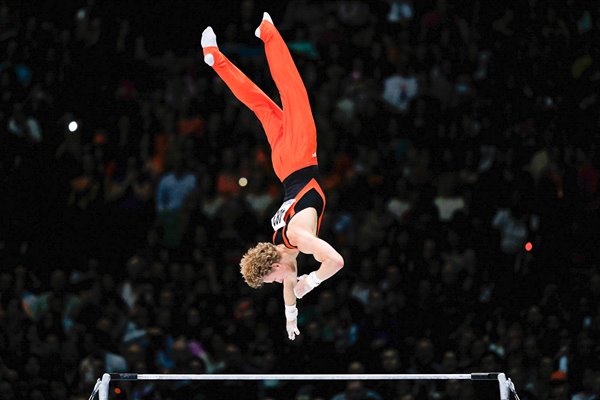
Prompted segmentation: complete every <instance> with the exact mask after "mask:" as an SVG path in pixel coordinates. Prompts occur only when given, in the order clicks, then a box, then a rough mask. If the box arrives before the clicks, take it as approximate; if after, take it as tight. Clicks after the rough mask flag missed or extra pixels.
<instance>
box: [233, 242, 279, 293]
mask: <svg viewBox="0 0 600 400" xmlns="http://www.w3.org/2000/svg"><path fill="white" fill-rule="evenodd" d="M280 259H281V256H280V255H279V253H278V252H277V247H275V245H274V244H271V243H267V242H262V243H259V244H257V245H256V246H254V247H253V248H251V249H250V250H248V251H247V252H246V254H244V256H243V257H242V260H241V261H240V272H241V273H242V275H243V276H244V280H245V281H246V283H247V284H248V286H250V287H252V288H254V289H258V288H259V287H261V286H262V285H263V278H264V277H265V276H266V275H268V274H269V273H270V272H271V270H272V269H273V264H274V263H276V262H278V261H279V260H280Z"/></svg>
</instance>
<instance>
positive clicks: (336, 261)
mask: <svg viewBox="0 0 600 400" xmlns="http://www.w3.org/2000/svg"><path fill="white" fill-rule="evenodd" d="M329 261H330V263H331V265H332V267H333V268H334V269H335V271H336V272H337V271H339V270H341V269H342V268H344V257H342V255H341V254H340V253H338V252H337V251H334V252H333V254H332V255H331V256H330V258H329Z"/></svg>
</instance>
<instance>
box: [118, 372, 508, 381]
mask: <svg viewBox="0 0 600 400" xmlns="http://www.w3.org/2000/svg"><path fill="white" fill-rule="evenodd" d="M499 374H500V373H499V372H474V373H470V374H134V373H112V374H109V375H110V380H112V381H156V380H167V381H179V380H189V381H231V380H240V381H262V380H278V381H297V380H306V381H314V380H327V381H349V380H361V381H363V380H490V381H492V380H493V381H495V380H497V379H498V375H499Z"/></svg>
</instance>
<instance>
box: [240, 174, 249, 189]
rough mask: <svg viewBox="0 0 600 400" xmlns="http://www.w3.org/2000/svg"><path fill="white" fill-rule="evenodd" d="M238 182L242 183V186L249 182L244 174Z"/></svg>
mask: <svg viewBox="0 0 600 400" xmlns="http://www.w3.org/2000/svg"><path fill="white" fill-rule="evenodd" d="M238 183H239V184H240V186H241V187H244V186H246V185H247V184H248V179H246V178H244V177H243V176H242V177H241V178H240V180H239V181H238Z"/></svg>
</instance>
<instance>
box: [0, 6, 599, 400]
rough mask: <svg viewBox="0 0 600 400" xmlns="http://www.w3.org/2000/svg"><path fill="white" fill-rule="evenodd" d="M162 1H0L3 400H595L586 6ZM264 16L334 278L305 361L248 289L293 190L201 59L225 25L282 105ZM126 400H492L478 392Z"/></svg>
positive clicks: (273, 298)
mask: <svg viewBox="0 0 600 400" xmlns="http://www.w3.org/2000/svg"><path fill="white" fill-rule="evenodd" d="M148 3H152V4H147V3H146V2H141V1H138V2H132V1H127V2H125V1H102V2H97V3H96V2H87V3H86V2H58V1H57V2H49V1H48V2H40V3H39V4H38V3H30V2H18V1H5V2H0V6H1V8H0V11H1V12H0V34H1V37H0V45H1V47H2V49H1V52H0V54H1V55H2V59H1V60H0V86H1V98H0V100H1V104H0V129H1V131H0V149H1V150H0V210H1V212H0V327H1V330H0V398H1V399H64V398H69V399H80V398H87V394H88V393H90V391H91V389H92V387H93V385H94V383H95V380H96V378H98V377H100V376H101V374H102V373H103V372H104V371H127V372H139V373H143V372H161V373H202V372H211V373H218V372H224V373H225V372H233V373H250V372H252V373H346V372H359V373H360V372H365V373H394V372H396V373H442V372H447V373H458V372H474V371H505V372H506V373H507V375H508V376H509V377H511V378H512V379H513V380H514V381H515V384H516V386H517V389H518V391H519V393H520V395H521V396H520V397H521V398H522V399H568V398H572V399H577V400H579V399H596V398H598V396H599V395H600V365H598V350H599V349H598V344H599V342H598V340H599V339H600V336H599V332H600V323H599V321H600V272H599V270H598V261H599V256H600V250H599V248H600V247H599V246H598V243H599V241H600V229H598V226H599V225H598V223H599V222H600V220H599V211H598V210H599V206H600V195H599V187H598V185H599V181H600V171H599V153H598V143H600V140H599V139H600V138H599V133H600V117H599V116H600V113H599V111H600V110H599V108H600V107H599V103H598V95H597V93H598V89H599V82H600V69H599V68H598V60H599V54H598V46H597V44H596V41H597V40H596V39H597V37H598V24H600V19H599V11H600V10H599V7H598V5H597V4H596V3H595V2H593V1H545V2H540V1H534V0H530V1H522V2H494V3H491V2H482V1H463V2H461V1H452V0H447V1H440V0H438V1H418V2H416V1H415V2H411V1H408V0H406V1H404V0H399V1H369V2H367V1H359V0H354V1H323V2H321V1H308V0H306V1H302V0H298V1H290V2H277V3H271V2H267V1H262V2H261V1H251V0H246V1H241V2H233V1H219V2H202V1H198V2H182V3H181V4H179V3H177V4H173V3H168V2H148ZM264 10H267V11H268V12H269V13H270V14H271V16H272V17H273V20H274V22H275V24H276V26H277V27H278V28H279V29H280V31H281V33H282V35H283V37H284V38H285V39H286V41H287V42H288V45H289V46H290V48H292V53H293V56H294V59H295V61H296V64H297V66H298V69H299V70H300V72H301V74H302V76H303V79H304V82H305V85H306V86H307V90H308V93H309V96H310V98H311V102H312V108H313V114H314V117H315V121H316V124H317V130H318V135H319V136H318V140H319V151H318V156H319V164H320V169H321V172H322V175H323V180H324V189H325V192H326V194H327V197H328V199H327V206H328V207H327V211H326V215H325V218H324V220H323V225H322V229H321V236H322V237H323V238H324V239H325V240H327V241H328V242H330V243H331V244H332V245H333V246H334V247H335V248H336V249H338V250H339V251H340V253H341V254H342V255H343V256H344V259H345V268H344V269H343V270H342V271H341V272H340V273H339V274H337V275H336V276H335V277H334V278H332V279H331V280H329V281H327V282H325V283H324V284H323V285H321V286H320V287H319V289H318V290H315V291H314V293H311V294H310V295H309V296H307V298H306V299H303V300H302V301H300V302H299V304H298V307H299V310H300V317H299V327H300V331H301V334H300V336H299V337H298V338H297V339H296V340H295V341H294V342H290V341H288V340H287V338H286V334H285V330H284V316H283V312H282V311H283V302H282V299H281V294H280V291H281V288H280V287H279V286H277V285H268V287H265V288H263V289H261V290H259V291H254V290H251V289H249V288H248V287H246V286H245V285H244V283H243V281H242V279H241V277H240V276H239V272H238V269H239V267H238V263H239V259H240V257H241V255H242V254H243V253H244V252H245V250H246V249H247V248H248V247H250V246H252V245H254V244H255V243H256V242H257V241H269V240H270V235H271V232H270V226H269V223H268V220H269V218H270V216H271V215H272V214H273V213H274V212H275V211H276V210H277V208H278V207H279V205H280V201H281V198H282V195H281V185H280V183H279V182H278V181H277V180H276V178H275V176H274V174H273V171H272V168H271V166H270V162H269V149H268V145H267V142H266V140H265V138H264V134H263V132H262V130H261V127H260V125H259V124H258V122H257V120H256V118H255V117H254V115H252V113H251V112H249V111H248V110H246V109H245V108H244V107H243V106H242V105H240V103H239V102H238V101H237V100H235V99H234V98H233V96H232V95H231V93H230V92H229V90H228V89H227V88H226V87H225V86H224V85H223V83H222V82H221V81H220V80H219V79H218V78H217V77H216V75H215V74H214V72H213V71H212V70H211V69H210V68H209V67H207V66H206V65H205V64H204V63H203V61H202V56H201V48H200V37H201V32H202V30H203V29H204V28H205V27H206V26H207V25H211V26H212V27H213V28H214V30H215V32H216V34H217V40H218V43H219V46H220V48H221V50H222V51H223V52H224V53H225V54H226V55H227V56H228V57H229V58H230V59H231V60H232V61H233V62H234V63H235V64H236V65H237V66H238V67H239V68H240V69H241V70H243V71H244V72H245V73H246V74H247V75H248V76H249V77H251V78H252V79H253V80H254V81H255V82H256V83H257V84H258V85H259V86H260V87H261V88H263V90H264V91H265V92H266V93H268V94H269V95H270V96H272V98H273V99H274V100H275V101H278V99H277V90H276V87H275V85H274V84H273V82H272V80H271V78H270V75H269V72H268V65H267V63H266V59H265V57H264V51H263V49H262V46H261V43H260V41H259V40H258V39H256V38H255V37H254V35H253V32H254V29H255V28H256V26H257V25H258V23H259V21H260V19H261V15H262V12H263V11H264ZM402 10H405V11H406V10H408V11H410V12H409V13H408V14H402V12H401V11H402ZM79 13H83V15H84V18H78V17H77V16H78V15H80V14H79ZM396 17H399V18H396ZM125 21H126V22H125ZM127 24H128V28H126V27H125V25H127ZM141 39H143V43H144V44H143V46H141V45H140V40H141ZM72 120H75V121H77V122H78V124H79V129H78V130H77V131H76V132H74V133H71V132H69V131H68V129H67V125H68V123H69V122H70V121H72ZM173 173H176V174H177V177H178V179H181V177H185V178H186V179H189V180H192V181H193V182H194V185H193V187H192V188H191V189H190V188H188V189H186V190H183V191H179V189H180V188H179V187H178V186H177V185H179V183H176V184H173V185H171V186H169V185H168V184H167V183H166V182H167V181H168V179H170V178H171V177H172V176H173V175H172V174H173ZM240 177H246V178H247V179H248V186H245V187H242V186H240V185H239V184H238V179H239V178H240ZM167 178H168V179H167ZM177 182H180V181H177ZM173 199H176V200H177V199H178V200H181V201H175V202H173V203H170V201H171V200H173ZM167 204H168V205H167ZM527 243H529V244H530V245H531V246H532V249H531V251H527V250H525V246H526V244H527ZM299 266H300V273H308V272H309V271H311V270H314V269H315V268H317V264H316V263H315V262H314V260H312V259H310V258H309V257H301V258H300V259H299ZM113 389H114V387H113ZM119 389H120V390H121V393H120V394H117V393H115V392H113V393H111V396H113V397H115V398H119V397H120V398H129V399H171V398H172V399H175V398H190V399H208V398H230V397H231V396H233V395H235V396H237V397H238V398H240V399H241V398H249V399H255V398H259V399H284V398H290V397H293V398H296V399H313V398H314V399H317V398H325V399H328V398H335V399H336V400H339V399H362V398H373V399H377V398H383V399H403V400H409V399H440V398H444V399H458V398H460V399H476V398H477V399H480V398H494V397H493V396H497V389H496V387H495V383H494V384H493V385H490V386H487V387H486V386H485V385H484V384H481V385H472V384H471V383H464V382H462V383H459V382H438V383H430V382H412V383H405V382H401V383H398V384H387V383H381V382H378V383H373V382H363V383H348V384H345V383H328V384H310V383H308V384H307V383H301V384H292V383H289V384H284V383H281V382H279V383H272V384H270V383H266V382H265V383H261V384H258V385H257V384H241V383H236V384H234V385H233V386H230V385H228V384H223V385H216V384H210V385H200V384H190V383H189V382H180V383H177V384H167V383H160V384H155V383H147V384H135V385H132V384H124V385H121V386H119ZM336 395H337V397H334V396H336Z"/></svg>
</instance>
